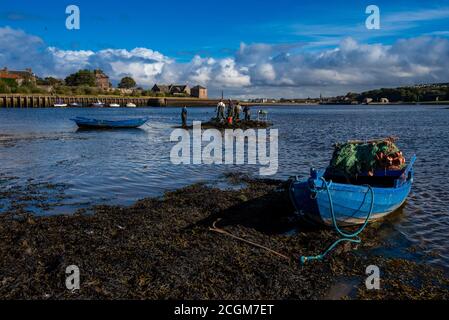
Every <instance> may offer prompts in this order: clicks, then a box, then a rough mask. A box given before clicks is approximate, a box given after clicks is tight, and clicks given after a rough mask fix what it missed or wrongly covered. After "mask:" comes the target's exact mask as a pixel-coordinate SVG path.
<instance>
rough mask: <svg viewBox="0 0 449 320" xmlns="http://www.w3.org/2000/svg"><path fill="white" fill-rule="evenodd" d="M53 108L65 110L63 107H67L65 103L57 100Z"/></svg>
mask: <svg viewBox="0 0 449 320" xmlns="http://www.w3.org/2000/svg"><path fill="white" fill-rule="evenodd" d="M53 107H55V108H65V107H67V103H64V102H63V101H62V100H60V99H59V100H58V101H56V103H55V104H53Z"/></svg>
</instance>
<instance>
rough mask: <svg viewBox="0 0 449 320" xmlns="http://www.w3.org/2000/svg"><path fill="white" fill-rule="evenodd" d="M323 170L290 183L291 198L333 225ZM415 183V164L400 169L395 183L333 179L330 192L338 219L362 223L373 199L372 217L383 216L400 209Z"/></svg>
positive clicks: (308, 214)
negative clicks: (360, 183)
mask: <svg viewBox="0 0 449 320" xmlns="http://www.w3.org/2000/svg"><path fill="white" fill-rule="evenodd" d="M323 174H324V171H320V172H317V171H312V173H311V177H310V178H309V179H307V180H303V181H294V182H292V184H291V186H290V196H291V199H292V202H293V204H294V206H295V208H296V209H297V211H298V212H299V213H300V214H303V215H305V216H306V217H308V218H310V219H311V220H313V221H315V222H319V223H322V224H325V225H332V224H333V222H332V212H331V203H330V201H329V195H328V192H327V189H326V185H325V182H324V181H323V180H322V177H323ZM327 182H328V183H329V181H327ZM412 183H413V170H412V167H410V168H409V169H407V170H405V171H404V172H403V173H401V176H399V177H398V178H397V179H396V180H395V185H394V187H375V186H373V187H371V188H372V191H373V193H374V200H373V196H372V193H371V190H370V188H369V187H367V186H366V185H352V184H342V183H332V182H330V183H329V184H328V185H329V192H330V195H331V198H332V205H333V210H334V215H335V218H336V221H337V223H338V224H339V225H343V226H344V225H359V224H363V223H364V222H365V220H366V218H367V217H368V215H369V213H370V209H371V205H372V202H373V201H374V203H373V210H372V213H371V216H370V219H369V220H370V221H376V220H379V219H382V218H384V217H385V216H387V215H389V214H390V213H392V212H394V211H396V210H397V209H399V208H400V207H401V206H402V205H403V204H404V203H405V201H406V199H407V197H408V195H409V193H410V190H411V187H412Z"/></svg>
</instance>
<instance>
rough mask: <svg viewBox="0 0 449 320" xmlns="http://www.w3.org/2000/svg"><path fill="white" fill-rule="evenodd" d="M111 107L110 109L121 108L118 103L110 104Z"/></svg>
mask: <svg viewBox="0 0 449 320" xmlns="http://www.w3.org/2000/svg"><path fill="white" fill-rule="evenodd" d="M109 107H110V108H120V105H119V104H118V103H110V104H109Z"/></svg>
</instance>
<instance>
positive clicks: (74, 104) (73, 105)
mask: <svg viewBox="0 0 449 320" xmlns="http://www.w3.org/2000/svg"><path fill="white" fill-rule="evenodd" d="M69 105H70V107H73V108H80V107H82V106H83V105H82V104H81V103H78V102H72V103H71V104H69Z"/></svg>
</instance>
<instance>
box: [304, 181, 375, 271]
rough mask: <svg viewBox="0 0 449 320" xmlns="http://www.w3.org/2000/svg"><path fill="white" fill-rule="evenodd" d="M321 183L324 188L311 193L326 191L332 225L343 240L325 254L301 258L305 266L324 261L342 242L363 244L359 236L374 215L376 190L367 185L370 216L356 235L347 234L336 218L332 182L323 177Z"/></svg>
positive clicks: (336, 242) (338, 241) (339, 240)
mask: <svg viewBox="0 0 449 320" xmlns="http://www.w3.org/2000/svg"><path fill="white" fill-rule="evenodd" d="M321 181H323V184H324V188H322V189H320V190H318V189H316V188H313V189H312V188H311V191H312V192H314V193H318V192H321V191H323V190H325V191H326V192H327V196H328V199H329V206H330V211H331V216H332V224H333V226H334V228H335V230H336V231H337V232H338V234H339V235H340V236H341V238H340V239H338V240H337V241H335V242H334V243H333V244H332V245H331V246H330V247H329V248H327V250H326V251H324V252H323V253H321V254H319V255H316V256H301V258H300V262H301V264H305V263H306V262H307V261H311V260H322V259H324V257H325V256H326V255H327V254H328V253H329V252H331V251H332V250H333V249H334V248H335V247H336V246H337V245H338V244H339V243H341V242H352V243H361V242H362V240H361V239H360V238H359V234H360V233H362V231H363V230H364V229H365V228H366V226H367V225H368V222H369V219H370V218H371V215H372V213H373V210H374V190H373V188H372V187H371V186H369V185H367V187H368V190H369V191H370V192H371V205H370V210H369V212H368V215H367V216H366V219H365V222H364V223H363V225H362V226H361V227H360V228H359V229H358V230H357V231H355V232H354V233H346V232H344V231H343V230H341V229H340V227H339V226H338V223H337V218H336V217H335V211H334V204H333V201H332V195H331V191H330V185H331V183H332V182H329V183H328V182H327V181H326V179H324V178H323V177H321Z"/></svg>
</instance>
